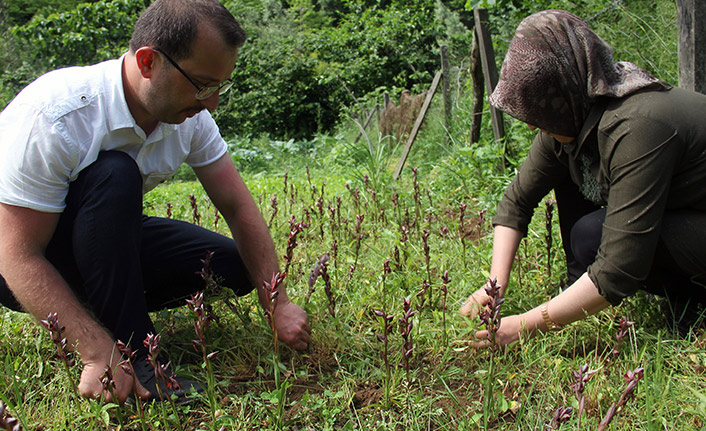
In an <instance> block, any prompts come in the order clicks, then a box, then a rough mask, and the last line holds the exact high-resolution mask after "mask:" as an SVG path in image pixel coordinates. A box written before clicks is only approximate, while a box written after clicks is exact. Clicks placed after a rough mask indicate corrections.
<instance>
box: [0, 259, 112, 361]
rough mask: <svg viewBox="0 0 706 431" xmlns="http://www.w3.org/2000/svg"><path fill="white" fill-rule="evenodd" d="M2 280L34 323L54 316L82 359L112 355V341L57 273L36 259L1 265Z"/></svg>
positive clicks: (69, 344)
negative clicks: (32, 317)
mask: <svg viewBox="0 0 706 431" xmlns="http://www.w3.org/2000/svg"><path fill="white" fill-rule="evenodd" d="M2 274H3V278H5V281H6V282H7V285H8V287H9V288H10V290H11V291H12V293H13V295H14V296H15V298H17V301H18V302H19V303H20V304H21V305H22V307H23V308H24V309H25V311H27V312H28V313H30V314H31V315H32V316H34V318H35V319H37V320H42V319H46V317H47V315H48V314H49V313H57V315H58V318H59V323H60V324H61V325H62V326H64V327H65V328H66V329H65V332H64V333H63V335H64V336H65V337H66V340H67V344H68V346H69V347H70V348H72V349H73V350H75V351H78V352H79V353H80V354H81V356H82V357H86V358H95V357H98V356H101V355H109V354H110V353H111V349H112V345H113V339H112V337H111V336H110V335H109V334H108V332H107V331H106V330H105V329H104V328H103V327H102V326H101V325H100V324H99V323H98V322H96V321H95V319H94V318H93V317H92V316H91V315H90V314H89V312H88V311H87V310H86V309H85V308H84V307H83V306H82V305H81V303H80V301H79V300H78V298H76V296H75V295H74V294H73V292H72V291H71V289H70V288H69V286H68V285H67V284H66V282H65V281H64V280H63V278H62V277H61V275H60V274H59V273H58V271H57V270H56V269H55V268H54V267H53V266H52V265H51V263H49V262H48V261H47V260H46V259H45V258H44V257H42V256H36V257H30V258H24V259H20V260H19V261H13V263H12V264H4V265H2Z"/></svg>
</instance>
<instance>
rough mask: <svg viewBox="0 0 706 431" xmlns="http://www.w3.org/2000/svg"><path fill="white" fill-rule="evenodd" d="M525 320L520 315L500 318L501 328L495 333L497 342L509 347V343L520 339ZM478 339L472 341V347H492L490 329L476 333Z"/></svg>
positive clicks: (501, 345)
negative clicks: (489, 336) (489, 335)
mask: <svg viewBox="0 0 706 431" xmlns="http://www.w3.org/2000/svg"><path fill="white" fill-rule="evenodd" d="M523 326H524V320H523V319H521V318H520V316H519V315H517V314H515V315H512V316H507V317H503V318H501V319H500V328H498V331H497V332H496V333H495V344H497V345H498V346H500V347H507V345H508V344H510V343H513V342H515V341H517V340H519V339H520V333H521V332H522V331H523V330H524V328H523ZM475 338H476V341H472V342H471V347H474V348H476V349H485V348H487V347H490V340H488V331H487V330H485V329H483V330H481V331H477V332H476V334H475Z"/></svg>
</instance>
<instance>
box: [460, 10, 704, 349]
mask: <svg viewBox="0 0 706 431" xmlns="http://www.w3.org/2000/svg"><path fill="white" fill-rule="evenodd" d="M490 103H491V104H492V105H493V106H495V107H497V108H499V109H501V110H502V111H504V112H506V113H508V114H509V115H511V116H513V117H515V118H517V119H518V120H520V121H523V122H525V123H527V124H528V125H529V127H530V129H532V130H534V129H539V132H538V134H537V136H536V137H535V140H534V142H533V144H532V146H531V148H530V151H529V154H528V156H527V160H526V161H525V162H524V163H523V164H522V166H521V168H520V170H519V173H518V175H517V176H516V177H515V178H514V180H513V181H512V183H511V184H510V186H509V187H508V189H507V190H506V192H505V195H504V197H503V199H502V201H501V202H500V204H499V205H498V210H497V216H496V217H495V218H494V219H493V225H494V226H495V228H494V229H495V230H494V241H493V259H492V263H491V271H490V276H491V278H496V279H497V282H498V284H500V285H501V286H502V289H501V295H504V293H505V292H504V290H505V287H506V286H507V283H508V280H509V278H510V269H511V266H512V262H513V260H514V257H515V253H516V251H517V247H518V244H519V242H520V240H521V239H522V237H523V236H524V235H525V234H526V233H527V226H528V224H529V222H530V218H531V216H532V213H533V210H534V208H535V207H536V206H537V205H538V203H539V202H540V200H541V199H542V198H543V197H544V196H546V195H547V194H548V193H549V192H550V191H551V190H552V189H553V190H554V191H555V196H556V199H557V206H558V209H559V223H560V228H561V229H560V230H561V235H562V240H563V246H564V250H565V252H566V257H567V267H568V268H567V269H568V276H569V277H568V278H569V280H568V281H569V286H568V288H567V289H566V290H564V291H563V292H562V293H561V294H559V295H558V296H556V297H554V298H552V299H551V300H550V301H549V302H547V303H545V304H542V305H540V306H538V307H536V308H534V309H532V310H529V311H527V312H525V313H523V314H520V315H514V316H508V317H504V318H503V319H502V322H501V326H500V329H499V330H498V332H497V334H496V341H497V342H498V343H499V344H501V345H507V344H509V343H511V342H513V341H515V340H517V339H519V337H520V332H521V331H525V333H526V334H528V335H529V336H532V335H534V334H536V333H537V332H538V331H542V332H546V331H548V330H554V329H558V328H561V327H562V326H563V325H566V324H568V323H571V322H574V321H576V320H579V319H582V318H584V317H585V316H587V315H591V314H594V313H597V312H598V311H600V310H602V309H604V308H606V307H608V306H610V305H617V304H619V303H620V302H621V301H622V299H623V298H625V297H627V296H630V295H633V294H634V293H635V292H636V291H637V290H640V289H642V290H647V291H649V292H652V293H656V294H660V295H665V296H667V297H668V299H669V303H670V304H671V305H672V307H675V308H678V309H675V310H674V316H673V318H674V319H675V320H676V321H677V323H679V324H681V326H680V327H681V328H682V329H685V328H686V327H688V325H689V324H691V323H693V321H694V320H695V316H696V315H697V313H696V312H697V311H698V304H699V303H706V287H704V286H705V285H706V96H704V95H701V94H698V93H694V92H691V91H687V90H683V89H679V88H672V87H671V86H670V85H669V84H666V83H665V82H662V81H660V80H658V79H655V78H653V77H651V76H650V75H648V74H647V73H646V72H645V71H643V70H642V69H640V68H638V67H637V66H635V65H634V64H631V63H625V62H619V63H614V62H613V56H612V50H611V48H610V47H609V46H608V45H607V44H606V43H605V42H604V41H603V40H602V39H601V38H599V37H598V36H597V35H596V34H595V33H593V32H592V31H591V30H590V29H589V28H588V26H587V25H586V24H585V23H584V22H583V21H581V20H580V19H579V18H577V17H576V16H574V15H572V14H570V13H568V12H564V11H558V10H549V11H544V12H540V13H537V14H534V15H532V16H530V17H528V18H526V19H524V20H523V21H522V23H521V24H520V25H519V27H518V28H517V31H516V33H515V36H514V38H513V39H512V41H511V43H510V46H509V49H508V53H507V56H506V58H505V61H504V62H503V66H502V69H501V72H500V80H499V82H498V85H497V87H496V89H495V91H494V92H493V94H492V95H491V97H490ZM489 299H490V298H489V297H488V295H487V294H486V293H485V289H484V288H481V289H479V290H478V291H476V292H475V293H474V294H472V295H471V296H470V297H469V298H468V301H467V302H466V303H465V304H464V306H463V308H462V309H461V312H462V313H463V314H465V315H468V316H475V315H476V314H477V312H478V310H479V309H480V308H481V307H483V306H484V305H486V304H487V303H488V301H489ZM682 317H683V319H682ZM680 319H681V321H680ZM476 337H477V338H479V339H483V340H484V339H485V338H486V333H485V331H479V332H477V333H476ZM483 344H485V343H484V342H478V343H476V345H483Z"/></svg>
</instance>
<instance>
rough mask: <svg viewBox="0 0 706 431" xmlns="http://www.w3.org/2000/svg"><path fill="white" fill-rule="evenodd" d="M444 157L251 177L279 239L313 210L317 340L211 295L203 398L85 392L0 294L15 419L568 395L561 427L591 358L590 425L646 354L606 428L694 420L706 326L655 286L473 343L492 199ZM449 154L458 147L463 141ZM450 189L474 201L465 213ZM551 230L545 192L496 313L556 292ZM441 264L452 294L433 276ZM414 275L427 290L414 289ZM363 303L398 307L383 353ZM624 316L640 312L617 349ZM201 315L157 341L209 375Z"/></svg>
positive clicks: (436, 424) (533, 417)
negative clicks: (699, 329) (669, 317)
mask: <svg viewBox="0 0 706 431" xmlns="http://www.w3.org/2000/svg"><path fill="white" fill-rule="evenodd" d="M457 156H458V155H457ZM290 157H294V156H292V155H290ZM296 157H299V160H298V163H299V166H305V164H306V163H307V162H311V165H312V166H315V165H316V164H317V162H316V160H315V159H316V157H314V158H311V159H309V157H311V156H307V155H304V156H302V155H298V156H296ZM473 159H474V160H477V159H475V158H473ZM469 160H471V158H469ZM445 163H449V162H448V160H447V161H443V160H442V159H437V160H436V161H435V162H434V163H431V164H428V165H427V168H425V169H421V168H420V169H419V170H418V173H417V176H418V178H417V180H416V181H415V177H414V176H413V172H412V169H411V167H407V168H406V170H405V171H404V175H403V178H402V179H401V180H400V181H399V182H394V181H392V180H390V179H389V174H383V176H382V177H381V178H382V179H381V182H380V184H378V185H377V186H376V187H377V188H373V185H372V183H370V182H368V183H367V187H366V183H365V177H363V179H362V180H361V178H360V177H359V176H356V175H354V174H353V173H351V174H350V175H347V174H346V173H345V172H346V171H345V169H337V170H333V171H332V170H325V169H321V168H312V169H311V170H309V169H308V168H298V169H293V170H288V171H286V172H287V175H286V177H285V175H284V174H283V173H273V174H268V175H251V176H248V178H246V179H247V182H248V184H249V187H250V188H251V190H252V193H253V195H254V196H255V197H256V200H257V201H258V202H259V205H260V208H261V211H262V213H263V216H264V218H265V220H266V221H268V222H269V223H270V227H271V231H272V234H273V237H274V239H275V242H276V245H277V249H278V252H279V253H280V254H281V255H284V253H285V249H286V247H287V241H288V237H289V232H290V217H292V216H293V217H295V219H296V221H298V222H299V221H304V222H306V223H307V227H306V228H305V229H304V231H303V232H302V233H301V234H299V236H298V237H297V242H298V245H297V247H296V248H295V249H294V252H293V259H292V262H291V266H290V270H289V273H288V275H287V277H286V283H287V286H288V290H289V292H290V296H292V297H293V298H294V301H295V302H297V303H298V304H300V305H301V306H303V307H304V308H305V309H306V310H307V311H308V313H309V316H310V321H311V326H312V328H313V342H312V344H311V346H310V348H309V350H308V351H306V352H304V353H302V354H299V353H295V352H292V351H290V350H288V348H286V347H283V348H282V349H280V356H279V358H275V357H274V354H273V343H272V334H271V332H270V329H269V325H268V323H267V321H266V320H265V318H264V316H263V313H262V311H261V309H260V308H259V305H258V303H257V300H256V298H255V296H254V295H250V296H247V297H243V298H237V299H236V298H232V297H230V298H226V301H224V300H223V298H220V299H212V300H211V302H212V305H213V307H214V310H215V313H216V314H217V315H218V317H219V321H218V322H216V323H213V324H212V325H211V326H210V327H209V328H208V331H207V340H208V345H207V349H208V351H219V352H220V353H219V354H218V355H217V356H216V357H215V358H214V360H213V365H214V370H215V371H214V385H213V387H212V390H213V392H212V393H213V394H214V395H215V397H214V399H215V403H214V404H211V402H209V398H208V396H206V395H204V396H203V398H202V399H200V400H198V401H197V402H195V403H193V404H191V405H188V406H177V407H176V408H173V407H172V406H171V405H170V404H169V403H162V404H150V405H145V406H144V412H143V414H142V416H141V415H140V413H139V410H138V409H136V408H135V407H129V406H124V407H120V406H116V405H111V404H108V405H102V404H101V403H99V402H96V401H90V400H85V399H79V398H77V396H76V395H75V394H74V393H73V392H72V391H71V385H70V384H69V379H73V380H74V381H78V378H79V373H80V361H79V365H77V366H75V367H74V368H73V369H72V370H71V374H70V375H67V373H66V372H65V371H64V369H63V366H62V364H61V363H60V362H59V361H58V360H56V359H54V358H53V357H52V355H53V352H54V348H53V346H52V343H51V340H50V338H49V335H48V333H46V332H45V331H44V329H43V328H41V327H40V326H38V325H36V324H33V322H32V321H31V319H29V318H28V317H27V316H25V315H21V314H16V313H12V312H10V311H6V310H2V311H0V312H1V313H2V320H0V364H1V366H2V368H0V400H2V401H3V402H4V403H5V404H6V405H7V406H8V411H9V413H11V414H12V415H13V416H14V417H16V418H18V419H19V420H20V422H21V423H22V424H23V426H24V428H25V429H40V430H77V429H81V430H83V429H86V430H88V429H91V430H93V429H110V430H118V429H130V430H133V429H135V430H142V429H149V430H153V429H154V430H156V429H169V430H171V429H177V430H179V429H183V430H193V429H204V430H219V429H227V430H241V429H242V430H250V429H252V430H255V429H287V430H329V429H330V430H333V429H351V430H352V429H365V430H368V429H371V430H372V429H375V430H429V429H431V430H473V429H493V430H495V429H497V430H504V429H517V430H540V429H544V428H545V427H546V426H548V425H549V424H550V421H551V419H552V417H553V416H554V413H555V411H556V410H557V409H558V408H560V407H573V408H574V413H573V415H572V416H571V418H570V419H569V420H568V422H566V423H564V424H563V425H562V427H561V428H560V429H565V430H569V429H577V425H578V415H577V407H578V401H577V399H576V397H575V395H574V392H573V390H572V388H571V384H572V382H573V381H574V378H573V377H572V373H573V372H578V371H579V370H580V368H581V367H582V366H583V365H584V364H586V365H588V368H589V369H590V370H597V372H596V373H595V374H594V375H593V378H592V379H591V380H590V381H589V382H588V383H587V384H586V387H585V398H586V401H585V411H584V413H583V415H582V417H581V424H582V428H583V429H596V427H597V426H598V423H599V422H600V421H601V419H602V418H603V417H604V416H605V415H606V413H607V410H608V409H609V407H610V405H611V403H613V402H614V401H617V400H618V398H619V396H620V394H621V392H622V391H623V389H624V387H625V382H624V378H623V375H624V374H625V373H626V372H627V371H629V370H634V369H636V368H638V367H642V368H644V379H643V380H641V381H639V383H638V385H637V388H636V390H635V391H634V398H633V399H631V400H629V401H628V402H627V404H626V405H625V406H624V408H623V409H622V410H621V411H619V413H618V414H617V415H616V416H615V418H614V419H613V421H612V423H611V425H610V428H609V429H614V430H663V429H670V430H672V429H674V430H677V429H678V430H691V429H702V427H703V426H704V419H705V418H706V397H705V396H704V393H706V392H705V388H706V378H705V376H704V367H705V366H706V355H705V354H704V353H705V352H704V340H706V339H705V338H704V336H703V334H702V333H698V334H693V335H692V336H690V337H688V338H679V337H675V336H673V335H671V334H670V333H669V332H668V331H667V329H666V327H665V324H664V318H663V317H662V314H661V313H660V311H659V308H658V301H657V300H656V299H654V298H648V297H646V296H644V295H639V296H637V297H635V298H631V299H630V300H628V301H625V303H624V304H622V305H621V306H619V307H616V308H612V309H609V310H607V311H605V312H603V313H600V314H598V315H596V316H593V317H589V318H587V319H586V320H584V321H582V322H579V323H576V324H573V325H570V326H568V327H566V328H565V329H563V330H562V331H560V332H556V333H550V334H547V335H546V336H539V337H537V338H535V339H531V340H523V341H522V342H520V343H519V344H517V345H515V346H513V347H512V348H511V349H509V350H508V351H506V352H497V353H495V354H491V352H489V351H485V350H482V351H477V350H474V349H472V348H470V347H469V346H468V343H467V342H468V340H469V339H470V338H471V337H472V334H473V331H474V329H475V328H477V327H478V326H479V322H476V321H468V320H466V319H465V318H462V317H460V316H459V315H458V312H457V310H458V308H459V306H460V304H461V302H462V301H463V300H464V299H465V298H466V296H467V295H468V294H469V293H470V292H472V291H473V290H474V289H476V288H477V286H480V285H481V284H482V283H483V282H484V281H485V277H486V274H487V270H488V266H489V260H490V248H491V237H492V235H491V229H492V228H491V226H490V222H489V215H483V216H482V217H480V218H479V212H480V211H482V210H483V209H484V207H481V206H479V204H478V200H476V199H474V198H473V197H470V196H464V193H465V192H466V190H464V184H463V183H462V182H460V181H459V183H457V184H455V183H454V180H453V178H456V177H455V176H448V175H445V174H441V173H439V172H441V171H440V169H441V168H442V167H443V166H444V164H445ZM454 163H456V164H457V165H460V164H463V163H464V159H463V157H461V158H460V159H459V158H458V157H456V158H455V162H454ZM306 166H309V165H308V164H306ZM430 167H434V168H430ZM467 168H468V169H471V168H472V167H470V166H467ZM383 171H385V170H384V169H383ZM280 172H281V171H280ZM364 175H365V174H364ZM439 182H442V183H443V184H438V183H439ZM500 183H502V181H500ZM415 184H416V185H415ZM285 189H286V190H287V193H286V194H285V192H284V190H285ZM373 192H374V193H373ZM490 192H492V191H490V190H489V193H490ZM491 194H492V193H491ZM190 195H194V197H195V198H196V207H194V206H193V205H192V204H191V202H190V198H189V196H190ZM273 196H276V202H277V204H276V207H277V211H276V213H275V211H274V207H273V203H272V202H273V199H272V198H273ZM415 196H416V197H415ZM465 199H467V200H465ZM167 203H169V205H170V207H171V209H170V211H171V213H172V217H176V218H180V219H183V220H187V221H192V222H194V221H195V218H194V213H195V211H196V213H198V220H199V223H200V224H201V225H203V226H206V227H209V228H212V229H216V230H218V231H221V232H223V233H226V234H227V232H226V231H225V230H224V228H225V225H224V223H223V222H222V220H219V221H220V223H218V222H217V220H216V217H215V210H214V209H213V208H212V207H210V206H209V202H208V200H207V199H206V197H205V195H204V194H203V191H202V190H201V188H200V186H199V185H198V184H197V183H193V182H173V183H171V184H167V185H164V186H162V187H160V188H158V189H156V190H155V191H153V192H151V193H150V194H148V195H147V197H146V206H145V210H146V212H148V213H149V214H152V215H158V216H166V214H167ZM461 204H466V205H467V207H466V208H465V211H464V217H463V219H461V209H460V207H461ZM194 208H195V209H194ZM490 212H492V208H490V209H489V213H490ZM360 215H363V217H362V218H361V217H360ZM358 220H360V224H358ZM549 234H550V235H551V237H552V243H553V246H552V248H551V250H550V253H549V257H548V250H547V239H546V238H547V229H546V214H545V208H544V206H542V207H540V208H539V209H538V210H537V214H536V215H535V217H534V220H533V223H532V226H531V230H530V233H529V235H528V237H527V238H526V239H525V240H523V243H522V244H521V247H520V251H519V253H518V259H517V261H516V264H515V271H514V277H513V279H512V285H511V286H510V290H509V295H508V300H507V301H506V302H505V304H503V306H502V313H503V314H511V313H515V312H520V311H523V310H525V309H527V308H528V307H533V306H535V305H537V304H539V303H541V302H543V301H546V300H547V299H549V298H550V297H551V296H552V295H554V294H556V293H557V292H558V289H559V285H560V283H561V279H562V276H563V274H564V269H563V264H562V260H563V254H562V252H561V250H560V247H559V246H557V244H560V240H559V237H558V226H556V217H554V218H553V222H552V224H551V232H549ZM425 243H426V245H425ZM334 244H335V246H334ZM425 250H428V251H425ZM325 253H328V254H329V255H330V260H329V262H328V274H329V276H330V285H331V286H330V290H331V292H330V295H327V294H326V292H325V288H324V282H323V280H322V279H321V278H319V279H318V280H317V281H316V283H315V284H314V285H313V291H312V289H311V288H310V286H309V275H310V272H311V271H312V269H313V267H314V265H315V263H316V262H317V261H318V260H319V258H320V257H321V256H322V255H323V254H325ZM386 262H387V263H386ZM283 265H284V262H283ZM386 265H388V266H389V268H390V269H389V272H386V271H384V267H385V266H386ZM548 265H549V266H548ZM446 271H448V277H449V278H450V281H449V282H448V283H446V286H447V291H448V295H444V293H443V289H442V288H441V286H442V284H443V283H442V278H441V277H442V275H443V274H444V272H446ZM549 274H551V275H549ZM425 280H426V281H427V282H428V283H429V288H428V291H427V293H425V294H423V295H419V292H420V291H421V290H422V289H423V287H424V286H423V283H424V282H425ZM207 293H208V292H207ZM404 298H410V303H411V309H412V310H415V311H416V314H414V315H413V317H412V318H411V321H412V323H413V327H412V330H411V339H412V352H411V355H409V367H408V368H405V367H403V366H398V364H401V363H402V362H403V360H402V351H403V349H402V345H403V342H404V340H403V338H402V336H401V335H400V326H399V324H398V320H399V318H400V317H402V315H403V299H404ZM422 299H423V300H422ZM373 310H381V311H384V313H385V314H389V315H391V316H393V319H392V321H391V325H390V328H389V330H390V332H389V334H388V336H387V340H388V343H387V344H388V354H387V363H388V364H389V368H388V367H386V366H385V358H384V355H383V352H384V343H383V342H381V341H380V340H379V339H378V337H377V336H376V334H382V333H383V324H382V320H381V319H380V318H379V317H375V316H374V315H373V314H372V312H373ZM621 317H626V318H627V319H629V320H631V321H634V322H635V325H634V327H632V328H631V329H630V330H629V333H628V336H627V337H626V338H625V339H624V341H623V343H622V345H621V346H620V350H619V353H618V354H617V356H614V355H613V354H612V353H611V351H612V349H613V347H614V346H615V345H616V340H615V335H616V332H617V329H618V321H619V319H620V318H621ZM59 318H61V316H59ZM194 318H195V316H194V314H193V312H191V311H190V310H189V309H188V308H187V307H181V308H178V309H175V310H170V311H164V312H162V313H159V314H157V315H155V316H154V320H155V323H156V325H157V328H158V330H159V332H160V334H161V335H162V339H163V340H162V351H163V354H165V356H164V357H165V358H168V359H169V360H171V361H172V364H173V367H175V371H176V372H177V374H183V375H185V376H194V377H196V378H197V379H199V380H200V381H203V382H206V381H207V372H206V369H205V367H204V366H203V361H202V359H201V355H200V354H198V353H197V352H195V351H194V350H193V348H192V344H191V340H192V339H196V334H195V333H194V331H193V321H194ZM214 418H215V420H214ZM222 427H225V428H222Z"/></svg>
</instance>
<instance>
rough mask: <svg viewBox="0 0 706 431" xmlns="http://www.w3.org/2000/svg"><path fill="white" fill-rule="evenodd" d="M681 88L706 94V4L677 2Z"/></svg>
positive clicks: (692, 0) (701, 0)
mask: <svg viewBox="0 0 706 431" xmlns="http://www.w3.org/2000/svg"><path fill="white" fill-rule="evenodd" d="M677 14H678V16H679V19H678V22H679V24H678V26H679V86H680V87H682V88H686V89H689V90H694V91H698V92H699V93H704V94H706V4H705V3H704V1H703V0H677Z"/></svg>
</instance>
